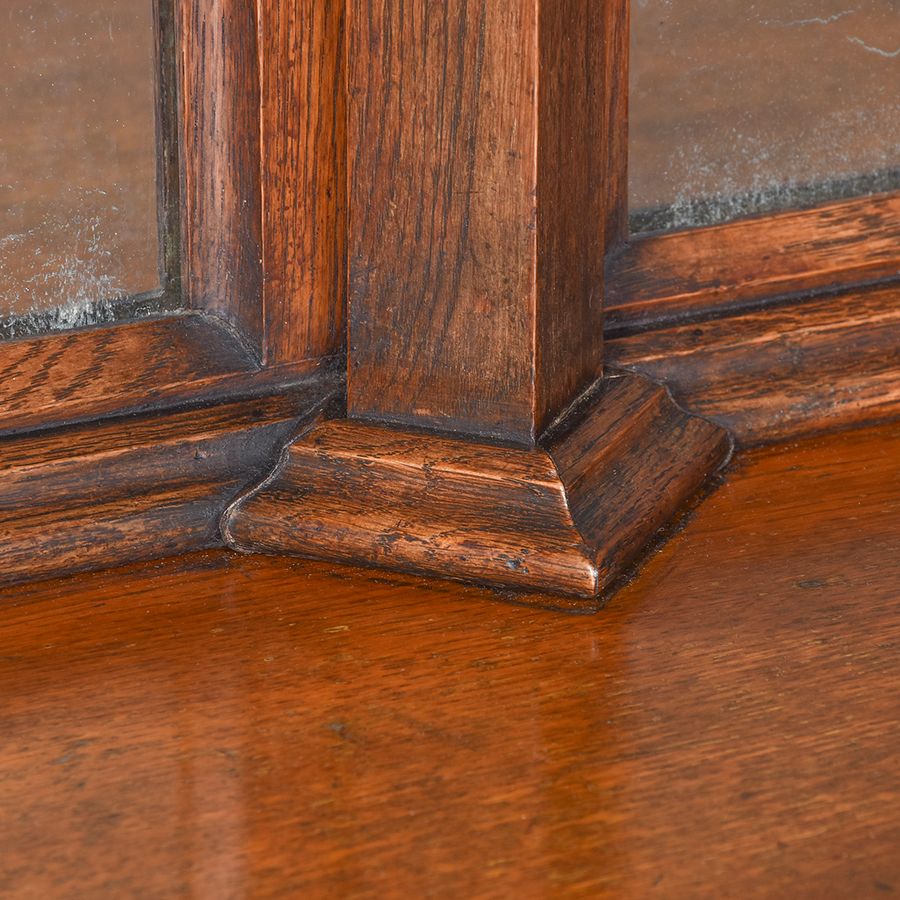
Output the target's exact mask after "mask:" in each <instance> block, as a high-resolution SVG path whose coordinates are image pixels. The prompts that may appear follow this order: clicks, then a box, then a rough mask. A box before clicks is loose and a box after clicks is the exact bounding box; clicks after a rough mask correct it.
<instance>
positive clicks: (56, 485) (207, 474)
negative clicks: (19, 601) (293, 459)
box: [0, 386, 334, 584]
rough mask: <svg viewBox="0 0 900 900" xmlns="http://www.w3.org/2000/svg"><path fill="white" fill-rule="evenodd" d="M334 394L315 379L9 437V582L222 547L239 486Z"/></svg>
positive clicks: (1, 442) (4, 563) (2, 535)
mask: <svg viewBox="0 0 900 900" xmlns="http://www.w3.org/2000/svg"><path fill="white" fill-rule="evenodd" d="M333 398H334V391H333V389H329V388H324V389H319V388H313V387H312V386H310V387H307V388H306V389H303V390H298V391H293V392H289V393H284V394H280V395H277V396H272V397H263V398H256V399H249V400H240V401H232V402H229V403H223V404H218V405H215V406H210V407H206V408H203V409H199V410H198V409H191V410H179V411H167V412H162V413H154V414H152V415H146V416H142V417H125V418H121V419H116V420H110V421H107V422H103V423H91V424H85V425H78V426H74V427H67V428H61V429H56V430H53V431H49V432H40V433H33V434H25V435H18V436H14V437H7V438H4V439H0V472H2V478H0V584H7V583H11V582H16V581H24V580H33V579H38V578H48V577H56V576H59V575H65V574H69V573H72V572H78V571H85V570H90V569H99V568H106V567H110V566H116V565H121V564H124V563H128V562H134V561H138V560H146V559H155V558H159V557H162V556H170V555H177V554H181V553H185V552H189V551H191V550H197V549H205V548H209V547H212V546H221V543H222V542H221V537H220V535H219V531H218V524H219V519H220V517H221V515H222V513H223V511H224V510H225V508H226V507H227V505H228V504H229V503H230V502H231V500H232V498H233V497H234V496H235V494H237V493H239V492H240V491H241V490H243V489H244V488H245V486H246V485H247V484H248V483H255V482H256V481H258V480H259V478H260V477H261V476H262V475H263V474H265V472H267V471H269V470H270V469H271V467H272V465H273V463H274V461H275V459H276V457H277V454H278V452H279V451H280V450H281V448H282V447H283V446H284V442H285V441H286V440H287V438H288V437H289V436H290V435H291V434H292V433H293V432H294V431H296V430H297V428H298V427H299V426H300V425H301V424H302V423H303V422H304V421H306V420H307V419H308V418H310V417H312V416H314V415H316V414H318V413H319V412H320V411H321V410H322V409H323V408H325V407H326V406H327V405H328V404H329V403H332V402H333Z"/></svg>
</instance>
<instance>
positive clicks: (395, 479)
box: [223, 374, 732, 609]
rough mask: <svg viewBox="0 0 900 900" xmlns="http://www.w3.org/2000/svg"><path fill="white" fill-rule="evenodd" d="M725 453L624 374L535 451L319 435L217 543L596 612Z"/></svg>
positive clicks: (662, 394)
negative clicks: (498, 588) (551, 597)
mask: <svg viewBox="0 0 900 900" xmlns="http://www.w3.org/2000/svg"><path fill="white" fill-rule="evenodd" d="M731 449H732V443H731V439H730V437H729V436H728V434H727V433H726V432H725V431H724V429H722V428H719V427H717V426H716V425H714V424H713V423H711V422H709V421H707V420H706V419H702V418H699V417H692V416H690V415H688V414H687V413H685V412H684V410H682V409H680V408H678V407H677V406H676V405H675V404H674V403H673V402H672V399H671V397H670V396H669V394H668V393H667V391H666V390H665V389H664V388H663V387H661V386H660V385H659V384H657V383H656V382H652V381H649V380H647V379H646V378H643V377H640V376H637V375H632V374H619V375H616V376H613V377H610V378H607V379H604V381H603V382H602V383H601V384H600V386H599V388H598V390H597V391H596V392H595V393H593V394H591V395H590V396H589V397H588V398H585V401H584V403H583V404H582V405H580V406H579V407H578V408H577V409H574V410H573V411H572V416H571V417H570V420H566V422H565V423H564V424H561V425H560V428H559V431H558V433H554V434H552V435H550V436H548V438H547V440H546V441H545V442H543V443H542V446H540V447H537V448H532V449H520V448H515V447H498V446H494V445H490V444H479V443H475V442H472V441H461V440H455V439H453V438H445V437H438V436H434V435H428V434H423V433H421V432H411V431H403V430H400V429H397V428H386V427H384V426H381V425H370V424H367V423H361V422H354V421H352V420H351V421H346V420H345V421H336V422H325V423H322V424H320V425H316V426H315V427H313V428H310V429H309V430H308V431H306V432H305V433H302V434H299V435H298V437H297V439H296V440H295V441H293V442H292V443H291V445H290V447H289V448H288V449H287V451H286V452H285V453H284V454H283V455H282V457H281V460H280V462H279V465H278V467H277V469H275V470H274V471H273V472H272V473H271V474H270V475H268V477H266V478H265V480H264V481H263V482H262V483H261V484H260V485H258V486H256V487H254V489H253V490H252V491H250V492H248V493H247V494H246V495H245V496H243V497H242V498H241V499H240V500H238V501H236V502H235V503H234V504H233V505H232V506H231V507H230V509H229V512H228V515H227V517H226V519H225V520H224V521H223V531H224V533H225V535H226V538H227V540H228V543H229V545H230V546H233V547H235V548H237V549H240V550H244V551H264V552H268V553H276V554H294V555H299V556H309V557H313V558H315V559H328V560H332V561H334V562H355V563H365V564H368V565H375V566H382V567H384V568H388V569H399V570H401V571H404V572H417V573H424V574H431V575H437V576H447V577H455V578H462V579H466V580H471V581H477V582H482V583H487V584H492V585H506V586H511V587H515V588H530V589H535V590H542V591H547V592H554V593H560V594H568V595H571V596H572V597H577V598H581V599H582V600H583V601H584V602H583V606H584V608H585V609H592V608H596V607H597V605H598V603H599V602H600V600H601V598H603V597H606V596H608V595H609V594H610V593H611V592H612V591H613V590H614V589H615V588H616V587H617V586H618V584H619V583H620V581H621V579H622V578H623V576H625V575H627V574H628V573H629V572H630V571H631V570H632V569H633V568H634V567H635V566H636V565H638V564H639V562H640V561H641V559H642V558H643V556H644V555H645V554H646V551H647V549H648V547H649V546H651V545H653V543H654V542H656V541H658V540H659V538H660V532H661V531H662V530H664V529H666V528H667V527H671V525H672V523H673V522H674V521H676V520H677V517H678V516H679V514H680V513H682V512H683V511H684V510H685V508H686V507H688V506H689V505H690V504H691V503H692V502H693V501H694V500H695V499H696V498H697V495H698V494H699V493H700V491H701V489H702V488H703V487H704V486H705V485H706V484H707V482H708V479H709V478H710V477H711V476H712V475H714V473H715V472H716V471H717V470H718V469H719V468H720V467H721V466H722V465H723V464H724V463H725V462H726V461H727V460H728V458H729V456H730V455H731ZM542 602H544V601H542ZM574 604H575V601H574V600H570V601H568V605H570V606H572V605H574Z"/></svg>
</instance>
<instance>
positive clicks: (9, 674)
mask: <svg viewBox="0 0 900 900" xmlns="http://www.w3.org/2000/svg"><path fill="white" fill-rule="evenodd" d="M898 521H900V426H897V425H895V426H892V427H890V428H883V429H878V430H872V431H860V432H855V433H849V434H844V435H838V436H832V437H829V438H828V439H817V440H815V441H813V442H811V443H808V444H805V445H800V446H798V447H791V448H788V449H786V450H780V451H777V452H774V451H771V450H768V451H764V452H760V451H756V452H754V453H753V454H750V455H748V456H747V457H745V462H744V463H743V464H742V466H741V469H740V471H739V472H738V473H736V474H735V476H734V477H733V479H732V480H731V481H730V482H729V483H728V484H726V485H725V486H724V487H723V488H721V489H720V490H719V491H718V493H716V494H715V495H714V496H713V497H712V498H711V499H710V500H709V501H708V502H707V503H706V504H705V505H704V506H702V507H701V508H700V510H699V511H698V512H697V514H696V517H695V518H694V519H693V521H692V522H690V523H689V524H688V526H687V527H686V528H685V529H684V531H683V532H682V533H681V534H680V535H679V536H678V537H676V538H675V539H674V540H673V541H672V542H671V543H669V544H668V545H667V546H666V547H665V548H664V549H663V550H662V551H661V552H660V553H659V554H658V555H657V556H656V557H655V558H654V559H653V560H652V561H651V563H650V564H649V565H648V566H647V568H646V569H645V570H644V572H643V574H642V576H641V578H640V579H639V580H638V581H637V582H635V583H634V584H632V585H631V586H630V587H629V588H627V589H625V590H624V591H623V592H622V593H620V594H619V595H618V596H617V597H616V598H615V600H614V601H613V602H612V603H611V604H610V605H609V606H608V607H607V608H606V609H605V610H604V611H603V612H601V613H599V614H597V615H594V616H587V617H584V616H574V617H573V616H568V615H563V614H558V613H549V612H546V611H541V610H535V609H525V608H521V607H517V606H512V605H508V604H505V603H492V602H489V601H490V600H491V598H492V596H493V595H492V594H490V593H489V592H486V591H483V590H479V589H476V588H466V587H461V586H459V585H454V584H452V583H449V582H440V581H427V580H421V579H416V578H413V577H404V576H391V577H387V578H386V577H383V576H372V575H370V574H367V573H365V572H361V571H358V570H352V569H346V568H338V567H333V566H329V565H327V564H324V563H308V562H301V561H297V560H283V559H270V558H265V557H238V556H232V555H227V554H224V553H223V554H203V555H195V556H192V557H188V558H184V559H181V560H175V561H171V562H164V563H157V564H153V565H145V566H138V567H134V568H131V569H128V570H122V571H120V572H107V573H104V574H101V575H94V576H89V577H88V576H78V577H75V578H72V579H67V580H65V581H59V582H52V583H46V584H43V585H31V586H21V587H18V588H15V589H7V590H5V591H3V592H2V594H0V722H2V731H0V733H2V740H0V771H2V778H0V846H2V848H3V852H2V854H0V891H2V893H3V894H4V895H6V896H10V897H40V898H42V900H49V898H55V897H115V898H119V897H123V896H178V895H194V896H207V897H239V896H248V897H268V896H279V895H280V896H303V897H322V898H326V897H327V898H331V897H350V896H357V897H411V896H436V897H461V896H465V897H497V898H501V897H502V898H506V897H510V896H522V897H547V896H551V897H560V896H583V897H614V898H631V897H633V898H645V897H652V896H660V897H676V898H682V897H685V898H687V897H698V898H700V897H735V898H748V897H760V898H771V897H792V898H793V897H800V898H806V897H808V898H822V897H829V898H830V897H853V898H856V897H880V896H882V895H885V896H890V894H889V893H888V892H889V890H890V889H893V890H896V889H897V888H898V886H900V856H898V854H897V847H898V845H900V768H898V765H897V758H898V756H900V723H898V717H897V697H898V693H900V655H898V645H900V611H898V607H897V602H896V601H897V596H898V592H900V532H898V525H897V523H898Z"/></svg>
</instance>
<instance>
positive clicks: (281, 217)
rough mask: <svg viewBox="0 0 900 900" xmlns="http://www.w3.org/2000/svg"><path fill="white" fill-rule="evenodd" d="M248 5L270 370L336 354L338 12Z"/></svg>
mask: <svg viewBox="0 0 900 900" xmlns="http://www.w3.org/2000/svg"><path fill="white" fill-rule="evenodd" d="M258 5H259V52H260V78H261V96H260V100H261V115H260V127H261V143H260V154H261V156H260V159H261V166H262V186H261V189H262V210H263V223H262V230H263V235H262V241H263V278H264V288H263V303H264V308H265V327H266V360H267V362H268V363H269V364H278V363H284V362H294V361H296V360H298V359H309V358H311V357H318V356H328V355H330V354H332V353H334V352H336V351H338V350H339V349H341V348H342V347H343V346H344V333H343V330H344V302H345V301H344V298H345V295H346V287H347V285H346V240H347V220H346V216H347V200H346V193H347V177H346V166H347V139H346V114H347V110H346V83H345V70H346V59H345V57H346V47H345V45H344V4H343V3H342V2H336V0H324V2H323V0H258Z"/></svg>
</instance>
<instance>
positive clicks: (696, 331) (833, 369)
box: [607, 286, 900, 444]
mask: <svg viewBox="0 0 900 900" xmlns="http://www.w3.org/2000/svg"><path fill="white" fill-rule="evenodd" d="M607 358H608V361H609V364H610V365H614V366H621V367H623V368H626V369H629V370H631V371H635V372H642V373H644V374H645V375H648V376H649V377H651V378H655V379H659V380H661V381H663V382H664V383H665V384H666V385H667V386H668V387H669V389H670V390H671V391H672V393H673V395H674V396H675V398H676V399H677V400H678V401H679V402H680V403H681V404H682V405H683V406H684V407H685V408H686V409H688V410H690V411H692V412H695V413H697V414H699V415H702V416H707V417H709V418H711V419H713V420H714V421H716V422H718V423H719V424H721V425H722V426H723V427H725V428H727V429H728V430H729V431H730V432H731V433H732V434H733V435H734V436H735V437H736V438H737V440H738V441H739V442H740V443H741V444H757V443H771V442H774V441H780V440H787V439H790V438H793V437H797V436H799V435H803V434H809V433H812V432H817V431H825V430H829V429H836V428H842V427H850V426H858V425H861V424H865V423H866V422H876V421H878V420H884V419H888V418H892V417H896V416H898V415H900V288H898V287H897V286H888V287H881V288H874V289H869V290H865V291H857V292H848V293H846V294H842V295H840V296H836V297H821V298H818V299H813V300H808V301H806V302H803V303H794V304H791V305H789V306H784V307H769V308H764V309H761V310H756V311H753V312H748V313H744V314H742V315H735V316H730V317H727V318H722V319H714V320H712V321H706V322H695V323H688V324H681V325H671V326H669V327H668V328H664V329H658V330H654V331H650V332H646V333H639V334H635V335H632V336H630V337H624V338H618V339H616V340H612V341H609V342H608V343H607Z"/></svg>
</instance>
